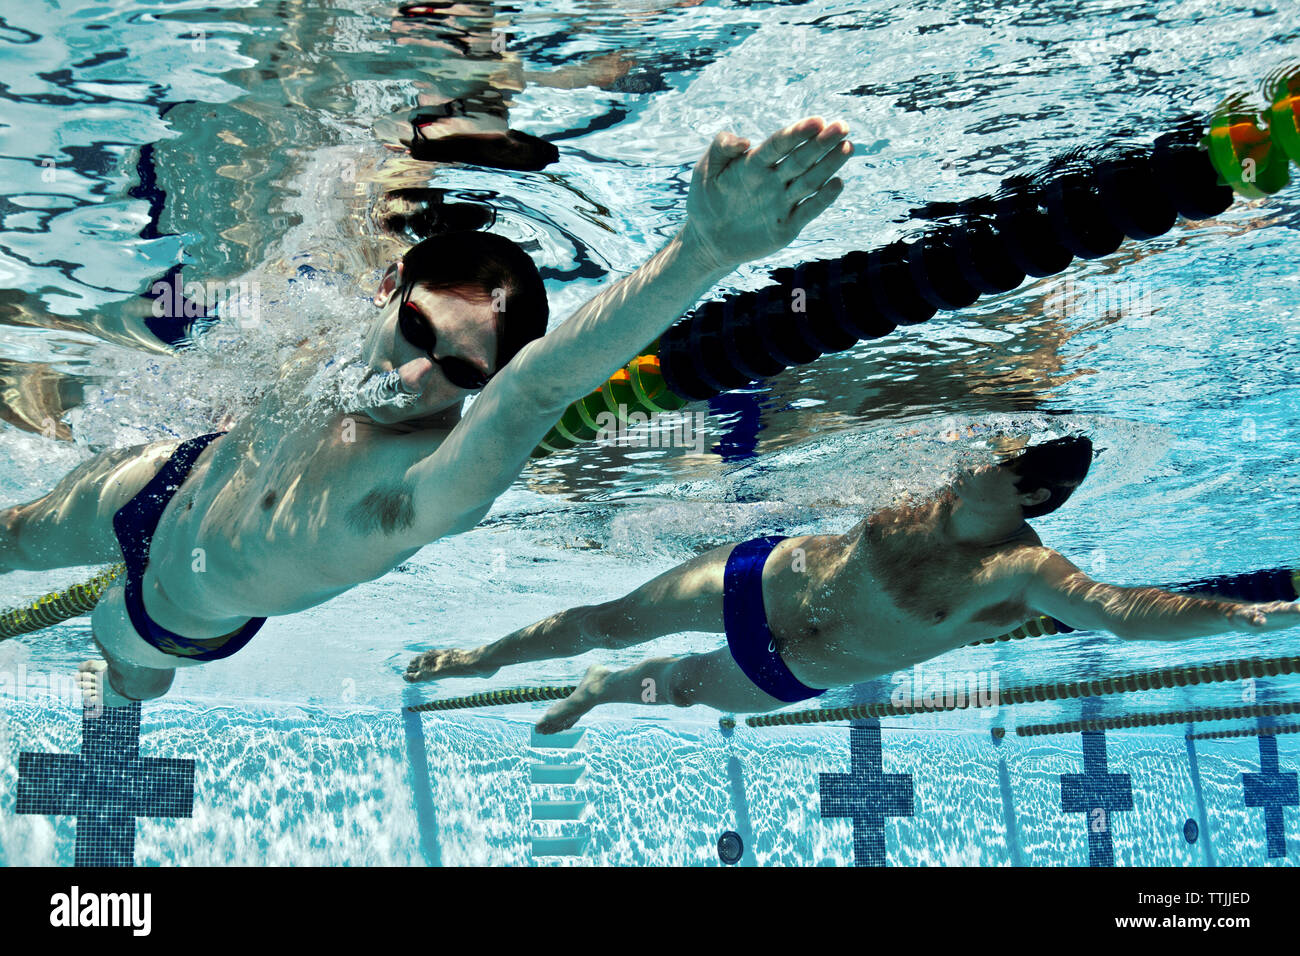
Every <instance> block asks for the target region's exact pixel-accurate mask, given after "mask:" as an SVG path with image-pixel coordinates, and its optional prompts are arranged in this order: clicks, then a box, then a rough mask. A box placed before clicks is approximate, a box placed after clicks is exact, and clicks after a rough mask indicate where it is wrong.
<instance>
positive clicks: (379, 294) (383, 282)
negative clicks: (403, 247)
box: [370, 259, 402, 309]
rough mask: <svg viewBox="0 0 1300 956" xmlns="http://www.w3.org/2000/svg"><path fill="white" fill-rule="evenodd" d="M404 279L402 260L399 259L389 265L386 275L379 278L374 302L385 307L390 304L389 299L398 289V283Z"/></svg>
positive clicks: (380, 306)
mask: <svg viewBox="0 0 1300 956" xmlns="http://www.w3.org/2000/svg"><path fill="white" fill-rule="evenodd" d="M401 281H402V262H401V260H400V259H399V260H398V261H397V262H394V263H393V264H392V265H391V266H389V267H388V271H387V272H385V273H384V277H383V278H382V279H380V280H379V289H378V291H376V292H375V295H374V298H372V299H371V300H370V301H371V302H373V303H374V304H375V305H376V306H377V307H378V308H381V309H382V308H383V307H384V306H386V305H387V304H388V300H389V299H391V298H392V297H393V292H394V291H395V290H396V289H397V286H398V283H400V282H401Z"/></svg>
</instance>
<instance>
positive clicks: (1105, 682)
mask: <svg viewBox="0 0 1300 956" xmlns="http://www.w3.org/2000/svg"><path fill="white" fill-rule="evenodd" d="M1298 672H1300V657H1254V658H1242V659H1238V660H1230V661H1215V662H1211V663H1208V664H1188V665H1182V666H1177V667H1165V668H1161V669H1159V670H1149V671H1131V672H1129V673H1127V674H1116V675H1112V676H1110V677H1097V678H1093V679H1092V680H1086V681H1074V682H1060V683H1054V684H1032V685H1029V686H1026V687H1012V688H1009V689H1002V688H999V689H998V690H997V691H996V692H995V693H992V692H990V693H989V694H988V695H987V696H990V697H992V698H993V700H992V701H991V702H990V703H988V704H982V703H981V701H980V698H981V697H982V696H986V695H983V694H980V693H975V692H973V691H972V692H971V693H970V694H969V695H967V694H965V693H961V692H959V693H956V694H954V693H951V692H949V691H947V690H946V689H945V692H944V694H943V695H942V697H943V700H942V701H941V702H936V703H933V704H931V703H920V704H895V703H894V702H893V701H886V700H882V701H875V702H872V703H865V704H854V705H853V706H849V707H821V708H817V709H814V710H796V711H789V712H786V713H776V714H758V715H755V716H751V717H746V718H745V723H746V724H748V725H749V726H750V727H776V726H786V725H791V724H817V723H826V722H829V721H836V720H864V719H866V718H869V717H907V716H910V715H912V714H927V713H938V712H941V711H949V710H967V709H971V708H976V707H982V706H993V707H997V706H1002V705H1014V704H1035V703H1042V702H1044V701H1049V700H1065V699H1070V698H1079V697H1102V696H1105V695H1108V694H1131V693H1137V692H1139V691H1148V690H1164V689H1168V688H1171V687H1188V686H1192V685H1195V684H1214V683H1223V682H1226V681H1236V680H1246V679H1248V678H1252V677H1254V678H1263V677H1279V676H1281V675H1283V674H1295V673H1298ZM577 689H578V687H577V685H576V684H569V685H565V686H561V687H511V688H507V689H504V690H494V691H487V692H484V693H481V694H471V695H469V696H467V697H448V698H445V699H444V700H435V701H430V702H429V703H427V704H416V705H413V706H409V707H407V708H406V709H407V710H409V711H413V712H418V711H426V710H465V709H469V708H476V707H493V706H496V705H499V704H527V703H533V702H535V701H543V700H559V699H560V698H563V697H568V696H569V695H570V694H572V693H573V692H574V691H575V690H577ZM949 698H951V701H949Z"/></svg>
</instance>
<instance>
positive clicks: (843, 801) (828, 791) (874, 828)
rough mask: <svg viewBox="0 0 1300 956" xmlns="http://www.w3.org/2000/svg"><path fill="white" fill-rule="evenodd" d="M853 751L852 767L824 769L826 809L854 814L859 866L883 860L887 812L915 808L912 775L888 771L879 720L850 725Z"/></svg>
mask: <svg viewBox="0 0 1300 956" xmlns="http://www.w3.org/2000/svg"><path fill="white" fill-rule="evenodd" d="M864 724H865V722H864ZM849 752H850V770H849V772H848V773H823V774H819V776H820V778H821V783H820V791H821V815H822V818H823V819H826V818H829V817H850V818H852V820H853V865H854V866H884V865H885V817H887V816H890V817H910V816H911V815H912V814H913V812H914V810H913V804H912V775H911V774H910V773H884V772H883V770H884V768H883V766H882V765H881V761H880V724H879V723H877V722H874V721H873V722H872V723H871V724H870V725H867V726H854V727H852V728H850V730H849Z"/></svg>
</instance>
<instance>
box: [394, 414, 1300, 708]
mask: <svg viewBox="0 0 1300 956" xmlns="http://www.w3.org/2000/svg"><path fill="white" fill-rule="evenodd" d="M1092 454H1093V452H1092V442H1091V441H1090V440H1089V439H1087V438H1086V437H1083V436H1080V435H1076V436H1071V437H1066V438H1058V439H1055V440H1053V441H1047V442H1043V443H1041V444H1038V445H1034V446H1031V447H1030V448H1028V449H1027V450H1025V451H1024V452H1023V453H1021V454H1019V455H1017V456H1015V457H1013V458H1009V459H1008V460H1004V461H1001V462H999V463H997V464H990V465H985V466H982V467H979V468H974V469H970V470H967V471H965V472H963V473H961V474H960V475H958V476H957V478H956V480H955V481H953V482H952V483H951V484H950V485H949V486H947V487H946V488H943V489H940V491H939V493H938V494H937V495H936V496H934V497H932V498H926V499H924V500H921V501H915V502H913V501H906V500H905V501H903V502H901V503H900V504H898V505H896V506H894V507H891V508H884V509H881V510H879V511H876V512H874V513H872V514H870V515H868V516H867V517H866V518H865V519H863V520H862V521H861V522H859V523H858V524H857V525H855V526H854V527H853V528H852V529H851V530H850V531H848V532H847V533H845V534H832V535H804V536H800V537H792V538H782V537H777V536H770V537H763V538H755V539H752V540H750V541H746V542H742V543H740V544H727V545H724V546H722V547H719V548H715V549H713V550H711V551H707V552H705V553H704V554H701V555H699V556H698V557H696V558H694V559H693V560H691V561H688V562H686V563H685V564H682V565H679V566H678V567H676V568H673V569H671V570H669V571H666V572H664V573H663V574H661V575H659V576H658V577H656V578H654V579H652V580H650V581H648V582H647V583H645V584H643V585H642V586H641V587H639V588H637V589H636V590H635V591H632V592H631V593H630V594H627V595H625V596H624V597H621V598H618V599H616V600H613V601H608V602H606V603H604V604H597V605H590V606H583V607H577V608H571V609H569V610H565V611H561V612H559V613H558V614H553V615H551V616H550V617H548V618H545V619H544V620H542V621H539V622H537V623H536V624H532V625H529V626H528V627H525V628H523V629H521V630H518V631H515V632H514V633H513V634H509V635H507V636H506V637H503V638H501V639H500V640H499V641H496V642H494V643H492V644H487V645H484V646H482V647H478V648H474V649H472V650H464V649H460V648H451V649H441V650H431V651H426V652H425V653H423V654H421V655H419V656H418V657H416V658H415V659H414V660H412V661H411V663H410V665H409V666H408V667H407V671H406V679H407V680H408V681H412V682H414V681H428V680H438V679H441V678H446V677H488V676H491V675H492V674H493V673H495V672H496V670H497V669H498V668H500V667H504V666H507V665H509V664H517V663H521V662H523V661H533V660H544V659H549V658H557V657H571V656H574V655H576V654H582V653H584V652H586V651H589V650H593V649H595V648H609V649H613V648H623V647H631V646H632V645H634V644H641V643H644V642H646V641H650V640H653V639H654V638H657V637H662V636H665V635H668V634H676V633H680V632H684V631H715V632H723V633H725V634H726V638H727V644H726V646H725V647H722V648H719V649H718V650H715V651H712V652H709V653H702V654H688V655H684V656H681V657H660V658H655V659H651V660H647V661H643V662H642V663H640V664H636V665H634V666H632V667H628V668H626V669H624V670H620V671H611V670H609V669H607V668H605V667H601V666H599V665H593V666H592V667H590V668H588V670H587V672H586V674H585V675H584V676H583V678H582V681H581V682H580V683H579V684H578V688H577V690H575V691H574V692H573V693H572V694H571V695H569V696H568V697H566V698H565V699H564V700H561V701H559V702H558V703H556V704H555V705H554V706H553V707H551V708H550V709H549V710H548V711H547V712H546V714H545V715H544V716H543V718H542V720H541V721H540V722H539V723H538V725H537V729H538V730H539V731H540V732H541V733H557V732H559V731H561V730H565V729H567V728H569V727H572V726H573V725H574V724H575V723H576V722H577V721H578V720H579V718H581V717H582V715H583V714H585V713H587V711H589V710H591V709H592V708H593V707H597V706H599V705H600V704H610V703H623V704H641V703H655V704H671V705H674V706H677V707H689V706H691V705H692V704H705V705H707V706H710V707H713V708H716V709H718V710H723V711H734V712H737V713H762V712H764V711H769V710H775V709H777V708H779V707H784V706H785V705H786V704H791V703H795V702H797V701H801V700H808V699H809V698H812V697H817V696H820V695H821V694H823V693H825V690H824V688H832V687H842V686H845V685H849V684H856V683H858V682H860V681H866V680H872V679H874V678H878V677H881V676H883V675H886V674H891V673H895V672H897V671H900V670H905V669H907V668H909V667H912V666H913V665H915V664H918V663H920V662H922V661H926V660H929V659H931V658H934V657H938V656H939V655H940V654H943V653H945V652H947V651H951V650H954V649H956V648H958V647H961V646H963V645H965V644H969V643H972V642H975V641H982V640H987V639H989V638H994V637H997V636H999V635H1001V634H1005V633H1006V632H1007V631H1009V630H1011V629H1012V628H1014V627H1016V626H1018V625H1020V624H1023V623H1024V622H1025V621H1028V620H1030V619H1031V618H1034V617H1037V616H1039V615H1046V616H1049V617H1054V618H1056V619H1057V620H1059V621H1062V622H1063V623H1065V624H1068V625H1069V626H1070V627H1072V628H1074V629H1076V630H1081V631H1082V630H1087V631H1109V632H1110V633H1112V634H1114V635H1115V636H1117V637H1121V638H1125V639H1128V640H1138V641H1141V640H1147V641H1177V640H1183V639H1185V638H1192V637H1205V636H1209V635H1213V634H1220V633H1223V632H1225V631H1272V630H1281V629H1283V628H1288V627H1295V626H1296V625H1300V604H1296V603H1288V602H1281V601H1279V602H1270V603H1248V602H1241V601H1230V600H1219V599H1210V598H1201V597H1192V596H1189V595H1186V594H1175V593H1172V592H1169V591H1163V590H1160V589H1159V588H1151V587H1116V586H1114V585H1111V584H1105V583H1102V582H1100V581H1095V580H1093V579H1092V578H1090V577H1089V576H1088V575H1086V574H1084V573H1083V571H1081V570H1079V568H1077V567H1075V566H1074V565H1073V564H1071V563H1070V562H1069V561H1068V560H1067V559H1066V558H1064V557H1063V556H1062V555H1060V554H1059V553H1057V552H1056V551H1053V550H1052V549H1050V548H1046V547H1044V546H1043V543H1042V541H1041V540H1040V539H1039V537H1038V535H1037V533H1035V532H1034V530H1033V528H1031V527H1030V526H1029V525H1028V523H1027V522H1026V519H1027V518H1037V517H1041V516H1042V515H1045V514H1049V513H1050V512H1052V511H1055V510H1056V509H1057V508H1059V507H1060V506H1061V505H1062V504H1064V503H1065V500H1066V499H1067V498H1069V497H1070V495H1071V494H1072V493H1073V491H1074V489H1075V488H1077V487H1078V486H1079V484H1080V483H1081V482H1082V481H1083V479H1084V477H1085V476H1086V475H1087V473H1088V468H1089V466H1090V465H1091V463H1092ZM647 689H652V690H653V694H651V695H647V693H646V692H647ZM647 696H649V697H650V699H647Z"/></svg>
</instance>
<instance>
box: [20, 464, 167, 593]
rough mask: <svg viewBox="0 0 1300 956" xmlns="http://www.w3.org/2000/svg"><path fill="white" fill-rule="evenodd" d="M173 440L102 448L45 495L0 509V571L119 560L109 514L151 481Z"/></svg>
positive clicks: (41, 569)
mask: <svg viewBox="0 0 1300 956" xmlns="http://www.w3.org/2000/svg"><path fill="white" fill-rule="evenodd" d="M177 444H178V442H176V441H175V440H167V441H162V442H153V443H152V444H148V445H136V446H134V447H131V448H115V449H112V450H111V451H106V452H101V453H100V454H99V455H96V456H95V457H94V458H91V459H90V460H88V461H83V462H82V463H81V464H79V465H77V467H76V468H73V469H72V471H70V472H68V473H67V474H66V475H65V476H64V477H63V480H61V481H60V482H59V483H58V484H57V485H56V486H55V487H54V490H53V491H51V492H50V493H49V494H47V495H45V496H44V497H41V498H37V499H36V500H35V501H29V502H27V503H26V504H21V505H14V506H13V507H10V508H5V509H3V510H0V573H3V572H5V571H15V570H24V571H45V570H49V569H50V568H67V567H75V566H78V565H82V564H96V563H98V562H101V561H121V560H122V552H121V550H120V548H119V547H118V543H117V537H116V536H115V535H114V534H113V514H114V513H115V512H116V511H117V510H118V509H119V508H121V507H122V506H123V505H124V504H126V503H127V502H128V501H130V500H131V498H133V497H134V496H135V495H136V493H137V492H139V491H140V489H141V488H143V487H144V486H145V485H147V484H148V483H149V481H150V479H152V478H153V476H154V475H155V474H157V473H158V469H160V468H161V467H162V466H163V464H164V463H165V462H166V461H167V458H168V457H169V456H170V455H171V453H172V452H173V451H175V449H176V445H177Z"/></svg>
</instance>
